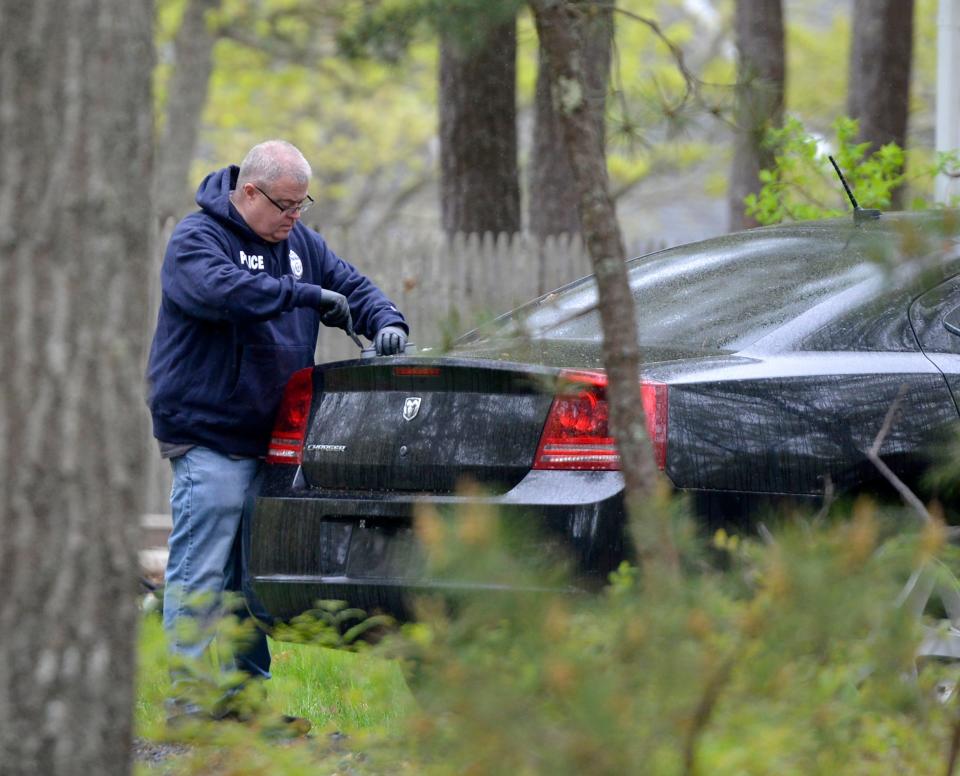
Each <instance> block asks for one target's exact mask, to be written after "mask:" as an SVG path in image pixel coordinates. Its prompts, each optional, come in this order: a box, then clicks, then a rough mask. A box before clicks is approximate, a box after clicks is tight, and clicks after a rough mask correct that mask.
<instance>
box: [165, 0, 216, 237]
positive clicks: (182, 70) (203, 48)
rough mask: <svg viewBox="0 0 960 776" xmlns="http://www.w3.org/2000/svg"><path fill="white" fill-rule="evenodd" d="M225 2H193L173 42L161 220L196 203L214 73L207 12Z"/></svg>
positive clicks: (176, 216)
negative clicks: (196, 171) (195, 176)
mask: <svg viewBox="0 0 960 776" xmlns="http://www.w3.org/2000/svg"><path fill="white" fill-rule="evenodd" d="M219 5H220V0H189V2H188V3H187V7H186V8H185V9H184V12H183V21H182V22H181V23H180V29H179V31H178V32H177V37H176V39H175V40H174V43H173V77H172V78H171V79H170V88H169V89H168V90H167V104H166V106H165V111H164V113H165V119H166V120H165V122H164V125H163V131H162V132H161V134H160V143H159V147H158V149H157V174H156V178H155V180H156V183H157V186H156V188H157V213H158V215H159V218H160V223H163V222H164V221H165V220H166V219H167V218H170V217H173V218H176V219H178V220H179V219H180V218H181V217H182V216H183V215H184V214H185V212H186V211H187V210H189V209H190V206H191V203H192V202H193V196H192V193H193V192H192V191H190V186H189V176H190V163H191V162H192V161H193V158H194V155H195V151H196V147H197V136H198V135H199V133H200V121H201V119H202V117H203V108H204V106H205V105H206V103H207V92H208V89H209V85H210V74H211V73H212V72H213V44H214V42H215V36H214V34H213V33H212V32H211V31H210V29H209V27H208V26H207V23H206V15H207V12H208V11H211V10H213V9H215V8H217V7H219Z"/></svg>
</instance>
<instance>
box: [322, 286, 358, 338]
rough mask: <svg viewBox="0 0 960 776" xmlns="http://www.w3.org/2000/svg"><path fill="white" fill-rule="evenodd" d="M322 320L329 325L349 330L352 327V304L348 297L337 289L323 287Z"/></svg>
mask: <svg viewBox="0 0 960 776" xmlns="http://www.w3.org/2000/svg"><path fill="white" fill-rule="evenodd" d="M318 309H319V310H320V320H321V321H323V322H324V324H325V325H327V326H336V327H338V328H340V329H344V330H347V329H349V328H350V324H351V321H350V305H348V304H347V297H345V296H344V295H343V294H338V293H337V292H336V291H327V289H323V290H322V291H321V292H320V305H319V307H318Z"/></svg>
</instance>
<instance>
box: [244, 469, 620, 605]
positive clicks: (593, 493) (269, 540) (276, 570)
mask: <svg viewBox="0 0 960 776" xmlns="http://www.w3.org/2000/svg"><path fill="white" fill-rule="evenodd" d="M271 468H281V467H271ZM282 473H283V472H282V470H281V472H268V477H267V483H266V486H265V487H264V488H263V489H262V491H261V492H262V493H263V495H261V496H260V497H258V498H257V500H256V502H255V506H254V509H253V515H252V520H251V521H250V527H249V530H250V545H249V546H250V554H249V563H248V572H249V576H248V580H247V582H248V585H249V587H250V588H251V589H252V592H253V593H254V594H255V595H256V596H257V598H259V601H260V604H261V605H262V608H263V609H264V610H265V612H264V613H266V614H269V615H270V616H271V617H273V618H277V619H283V620H286V619H290V618H291V617H294V616H296V615H298V614H300V613H302V612H304V611H306V610H308V609H311V608H313V607H314V605H315V602H316V601H317V600H318V599H338V600H344V601H347V602H348V603H349V604H350V605H351V606H356V607H358V608H361V609H365V610H367V611H368V612H374V611H378V610H379V611H386V612H389V613H392V614H395V615H398V616H400V617H407V616H409V615H410V611H411V610H410V603H411V600H412V598H414V597H415V596H417V595H419V594H423V593H437V592H449V593H451V594H454V593H457V592H462V591H465V590H476V591H483V592H484V593H487V592H490V593H495V592H504V591H512V592H516V591H518V590H528V591H531V592H536V591H537V590H543V589H545V588H543V587H539V586H536V585H534V586H531V585H530V584H529V582H520V581H519V580H518V581H517V583H516V584H513V583H511V582H510V581H507V582H506V583H503V582H497V583H492V582H491V581H490V580H489V579H488V578H483V579H477V580H474V579H470V578H456V577H452V578H451V577H449V576H447V575H444V576H443V578H438V577H434V576H432V575H431V572H430V571H428V567H427V564H426V562H425V556H424V551H423V546H422V542H421V540H420V538H419V536H418V534H417V531H416V530H415V527H414V516H415V514H419V512H418V510H422V509H429V510H430V511H431V512H432V513H433V514H436V515H437V516H438V519H439V520H441V521H442V522H443V524H444V528H445V529H450V531H449V533H448V534H447V535H451V536H457V535H462V530H461V527H462V525H463V523H464V522H465V521H467V520H478V519H479V520H492V519H496V518H498V517H499V518H500V519H501V520H502V521H503V523H502V525H507V524H509V525H510V526H511V527H512V528H515V529H519V530H516V531H513V530H511V531H508V532H507V534H508V535H509V536H511V537H514V538H516V537H521V538H519V539H516V540H517V541H520V542H522V546H514V547H513V548H512V549H513V550H515V551H516V550H519V551H520V553H521V554H522V555H524V556H525V557H526V558H529V559H533V560H539V561H542V562H544V563H550V562H552V561H554V560H556V561H558V562H559V560H560V559H563V558H566V559H569V560H570V562H571V565H572V567H573V569H574V572H575V574H576V579H577V583H578V584H579V585H582V586H583V587H596V586H599V585H601V584H603V583H604V582H605V581H606V578H607V575H608V574H609V572H610V571H611V570H613V569H614V568H616V566H617V564H618V563H619V562H620V561H621V560H623V558H624V556H625V548H626V542H625V537H624V525H625V521H624V511H623V495H622V494H623V480H622V477H621V475H620V473H619V472H547V471H531V472H530V473H529V475H527V477H525V478H524V479H523V480H522V481H521V482H520V483H519V484H518V485H516V486H515V487H513V488H511V489H510V490H509V491H508V492H506V493H504V494H501V495H488V496H484V495H475V496H455V495H429V494H411V493H393V494H385V493H379V494H377V496H376V498H371V496H370V494H362V493H350V492H338V491H323V490H311V489H302V490H299V489H297V488H289V487H277V484H278V483H277V477H278V476H280V475H281V474H282ZM286 476H289V474H287V475H286ZM271 480H272V482H271ZM478 507H479V509H478ZM468 508H469V509H468ZM468 513H469V514H468ZM555 565H557V564H555ZM558 589H566V588H563V586H562V585H560V586H558Z"/></svg>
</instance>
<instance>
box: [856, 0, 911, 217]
mask: <svg viewBox="0 0 960 776" xmlns="http://www.w3.org/2000/svg"><path fill="white" fill-rule="evenodd" d="M913 6H914V3H913V0H854V3H853V33H852V35H853V40H852V41H851V46H850V82H849V85H848V87H847V113H848V114H849V115H850V116H851V117H852V118H855V119H858V120H859V122H860V135H859V139H860V141H861V142H864V141H869V142H870V143H872V144H873V146H872V150H873V151H876V150H878V149H879V148H880V147H881V146H883V145H886V144H887V143H896V144H897V145H898V146H900V148H906V145H907V114H908V110H909V103H910V68H911V64H912V59H913ZM893 200H894V201H893V205H894V206H895V207H898V206H900V205H901V204H902V202H901V200H902V194H901V191H900V190H898V191H896V192H894V194H893Z"/></svg>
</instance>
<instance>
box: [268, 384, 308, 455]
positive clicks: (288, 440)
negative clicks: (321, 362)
mask: <svg viewBox="0 0 960 776" xmlns="http://www.w3.org/2000/svg"><path fill="white" fill-rule="evenodd" d="M312 401H313V367H312V366H311V367H307V368H306V369H301V370H300V371H299V372H294V373H293V376H292V377H291V378H290V381H289V382H288V383H287V387H286V389H284V391H283V399H282V400H281V401H280V410H279V411H278V412H277V420H276V422H275V423H274V424H273V434H272V435H271V437H270V447H268V448H267V463H302V462H303V441H304V439H305V438H306V435H307V421H308V419H309V418H310V403H311V402H312Z"/></svg>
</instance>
